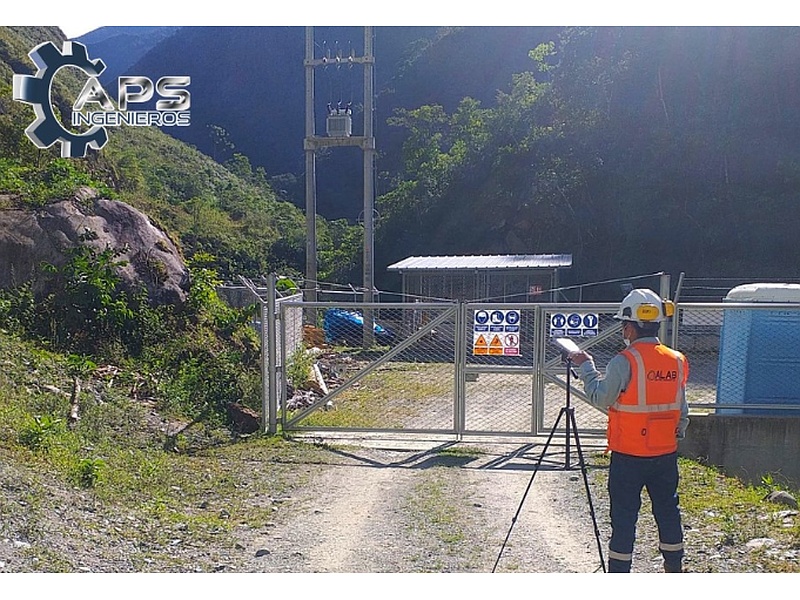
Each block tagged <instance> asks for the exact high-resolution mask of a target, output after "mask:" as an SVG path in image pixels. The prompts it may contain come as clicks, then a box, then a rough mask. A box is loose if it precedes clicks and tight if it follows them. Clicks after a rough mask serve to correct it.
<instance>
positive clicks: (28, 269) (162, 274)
mask: <svg viewBox="0 0 800 600" xmlns="http://www.w3.org/2000/svg"><path fill="white" fill-rule="evenodd" d="M87 231H91V232H92V233H93V234H94V236H96V237H95V239H93V240H91V241H86V242H83V243H86V244H91V245H92V246H93V247H94V248H96V249H97V250H100V251H102V250H105V249H106V248H113V249H115V250H121V251H122V253H121V254H120V256H119V258H118V260H120V261H124V262H126V263H127V264H126V265H124V266H122V267H120V272H119V274H120V276H121V278H122V282H123V286H124V288H125V289H127V290H129V291H133V290H138V289H141V287H145V288H146V289H147V292H148V296H149V298H150V300H151V301H152V302H153V303H155V304H180V303H182V302H184V301H185V299H186V294H187V291H188V286H189V273H188V270H187V269H186V265H185V263H184V262H183V259H182V258H181V256H180V253H179V251H178V249H177V247H176V246H175V244H173V242H172V240H170V238H169V237H168V236H167V235H166V234H165V233H164V232H163V231H162V230H160V229H159V228H158V227H156V226H155V225H153V223H151V222H150V220H149V219H148V218H147V216H146V215H145V214H144V213H142V212H140V211H138V210H136V209H135V208H133V207H132V206H130V205H128V204H125V203H124V202H118V201H115V200H108V199H106V198H98V197H96V194H95V192H94V191H93V190H91V189H90V188H82V189H81V190H80V191H79V193H78V195H77V196H76V197H75V198H74V199H72V200H65V201H61V202H56V203H53V204H49V205H47V206H45V207H43V208H40V209H37V210H35V211H34V210H30V209H19V208H13V209H3V210H0V288H5V289H7V288H11V287H14V286H16V285H19V284H21V283H24V282H26V281H29V280H33V281H34V290H35V291H36V292H42V291H44V290H43V289H42V285H43V281H44V278H42V277H40V276H39V275H40V273H41V265H42V264H43V263H49V264H52V265H55V266H60V265H62V264H64V262H65V261H66V256H65V254H64V250H66V249H67V248H70V247H75V246H76V245H77V244H78V243H79V238H80V236H81V235H82V234H84V233H86V232H87ZM94 236H93V237H94Z"/></svg>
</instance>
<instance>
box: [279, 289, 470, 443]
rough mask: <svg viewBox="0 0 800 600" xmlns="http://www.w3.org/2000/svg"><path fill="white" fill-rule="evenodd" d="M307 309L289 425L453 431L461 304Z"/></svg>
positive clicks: (293, 369) (294, 363)
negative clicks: (302, 347) (459, 306)
mask: <svg viewBox="0 0 800 600" xmlns="http://www.w3.org/2000/svg"><path fill="white" fill-rule="evenodd" d="M309 304H310V305H309ZM289 308H291V305H286V306H285V309H286V310H288V309H289ZM302 310H303V314H304V321H305V325H304V331H305V342H306V343H305V346H306V350H305V352H298V353H296V354H295V355H293V356H292V357H291V358H290V360H289V363H288V364H287V367H286V368H287V386H286V389H285V392H284V396H283V397H284V398H286V401H285V403H284V408H283V418H284V420H285V422H287V423H288V424H290V425H291V426H292V427H295V428H315V429H316V428H343V429H357V430H359V429H369V430H382V429H390V430H408V431H416V430H425V431H448V432H449V431H453V430H454V418H455V416H454V415H455V408H454V407H455V400H454V386H455V362H456V356H455V328H454V322H455V318H456V310H455V305H454V304H441V305H431V304H426V305H423V304H416V305H404V306H403V305H364V304H346V303H339V304H333V303H313V304H312V303H306V304H305V305H302ZM370 322H372V331H371V332H370V329H369V327H368V326H367V327H366V328H365V326H364V324H365V323H370ZM365 329H366V331H365ZM365 335H366V338H367V341H368V343H367V344H366V347H365ZM370 337H371V340H370ZM315 375H316V377H315ZM312 408H314V409H316V410H313V411H311V410H308V409H312Z"/></svg>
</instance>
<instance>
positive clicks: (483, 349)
mask: <svg viewBox="0 0 800 600" xmlns="http://www.w3.org/2000/svg"><path fill="white" fill-rule="evenodd" d="M472 353H473V354H489V344H487V343H486V338H485V337H483V335H479V336H478V339H476V340H475V342H474V343H473V344H472Z"/></svg>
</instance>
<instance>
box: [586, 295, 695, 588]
mask: <svg viewBox="0 0 800 600" xmlns="http://www.w3.org/2000/svg"><path fill="white" fill-rule="evenodd" d="M674 310H675V309H674V305H673V304H672V303H671V302H670V301H668V300H663V299H661V298H660V297H659V296H658V294H656V293H655V292H653V291H652V290H648V289H635V290H633V291H631V292H630V293H629V294H628V295H627V296H626V297H625V299H624V300H623V301H622V304H621V305H620V308H619V311H618V312H617V314H616V315H615V316H614V318H615V319H618V320H620V321H622V337H623V339H624V340H625V345H626V346H627V347H626V348H625V350H623V351H622V352H620V353H619V354H617V355H616V356H615V357H614V358H612V359H611V360H610V361H609V363H608V365H607V366H606V370H605V374H604V375H601V374H600V372H599V371H598V370H597V368H596V367H595V364H594V360H593V359H592V356H591V355H589V354H587V353H586V352H583V351H581V352H576V353H574V354H572V355H571V356H570V359H571V361H572V364H574V365H575V366H576V367H578V375H579V376H580V378H581V381H583V385H584V389H585V391H586V395H587V396H588V398H589V401H590V402H591V403H592V404H593V405H595V406H598V407H600V408H607V409H608V430H607V437H608V449H609V450H610V451H611V467H610V469H609V475H608V493H609V498H610V504H611V530H612V531H611V540H610V542H609V552H608V572H609V573H628V572H630V570H631V562H632V559H633V544H634V539H635V536H636V521H637V519H638V516H639V509H640V507H641V492H642V488H647V493H648V495H649V496H650V501H651V504H652V507H653V516H654V517H655V520H656V524H657V525H658V534H659V550H660V551H661V555H662V556H663V557H664V570H665V571H666V572H667V573H680V572H682V564H683V529H682V526H681V514H680V508H679V506H678V492H677V488H678V453H677V450H678V440H679V439H682V438H683V437H684V434H685V431H686V427H687V425H688V424H689V418H688V412H689V410H688V406H687V404H686V379H687V377H688V375H689V364H688V362H687V361H686V358H685V357H684V356H683V355H682V354H681V353H680V352H677V351H675V350H672V349H671V348H669V347H667V346H665V345H664V344H662V343H661V342H660V341H659V339H658V337H657V336H658V329H659V324H660V323H661V322H662V321H664V320H666V319H667V318H668V317H669V316H671V315H672V314H673V312H674Z"/></svg>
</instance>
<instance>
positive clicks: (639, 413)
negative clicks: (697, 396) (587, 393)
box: [608, 343, 688, 456]
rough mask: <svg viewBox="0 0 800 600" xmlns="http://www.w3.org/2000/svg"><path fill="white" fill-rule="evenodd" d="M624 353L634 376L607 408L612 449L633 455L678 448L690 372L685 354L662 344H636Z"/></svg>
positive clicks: (648, 454) (652, 453)
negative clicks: (678, 433) (679, 429)
mask: <svg viewBox="0 0 800 600" xmlns="http://www.w3.org/2000/svg"><path fill="white" fill-rule="evenodd" d="M622 354H623V355H624V356H625V357H626V358H627V360H628V363H629V365H630V367H631V379H630V383H629V385H628V387H627V389H625V390H624V391H623V392H622V393H621V394H620V396H619V398H618V399H617V401H616V402H615V403H614V404H613V405H611V406H610V407H609V409H608V447H609V449H610V450H613V451H616V452H622V453H624V454H631V455H634V456H660V455H663V454H669V453H671V452H674V451H676V450H677V449H678V442H677V435H676V434H677V429H678V423H679V422H680V416H681V408H682V404H683V390H684V386H685V384H686V379H687V375H688V367H687V365H686V364H685V362H684V361H685V359H684V357H683V355H682V354H681V353H679V352H676V351H674V350H672V349H671V348H668V347H667V346H664V345H663V344H660V343H655V344H651V343H644V344H636V347H633V346H632V347H629V348H627V349H626V350H624V351H623V352H622ZM648 369H649V371H648ZM648 377H650V379H649V380H648ZM648 393H649V394H650V402H648ZM656 394H658V396H657V397H656Z"/></svg>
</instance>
